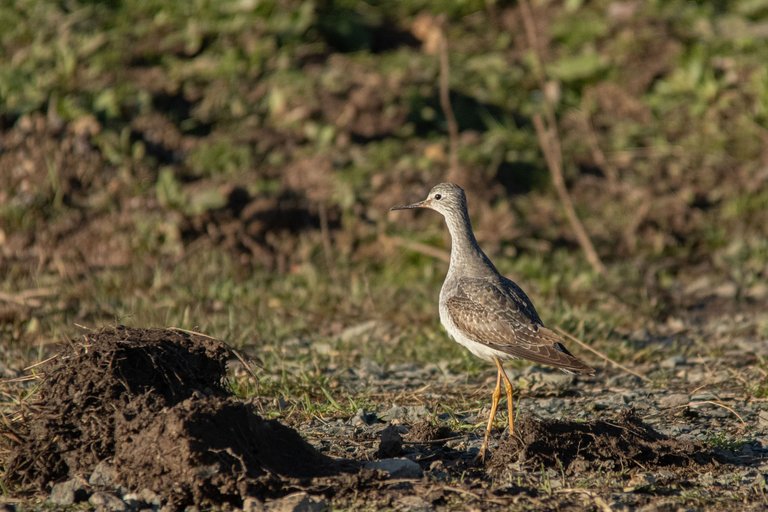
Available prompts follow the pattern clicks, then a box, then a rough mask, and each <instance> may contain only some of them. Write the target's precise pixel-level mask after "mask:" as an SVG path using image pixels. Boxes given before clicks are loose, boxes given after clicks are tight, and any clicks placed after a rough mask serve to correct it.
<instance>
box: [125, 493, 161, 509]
mask: <svg viewBox="0 0 768 512" xmlns="http://www.w3.org/2000/svg"><path fill="white" fill-rule="evenodd" d="M123 501H125V502H126V503H127V504H128V505H129V506H130V507H131V508H132V509H141V508H144V507H159V506H160V504H161V502H162V500H161V499H160V496H158V494H157V493H156V492H154V491H151V490H149V489H142V490H141V491H139V492H131V493H127V494H124V495H123Z"/></svg>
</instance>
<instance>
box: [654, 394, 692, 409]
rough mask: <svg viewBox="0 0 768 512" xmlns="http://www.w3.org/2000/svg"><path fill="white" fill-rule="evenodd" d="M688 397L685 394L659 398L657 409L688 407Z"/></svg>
mask: <svg viewBox="0 0 768 512" xmlns="http://www.w3.org/2000/svg"><path fill="white" fill-rule="evenodd" d="M688 402H690V397H689V396H688V395H687V394H686V393H672V394H670V395H665V396H663V397H661V398H659V402H658V404H659V407H661V408H662V409H672V408H675V407H682V406H685V405H688Z"/></svg>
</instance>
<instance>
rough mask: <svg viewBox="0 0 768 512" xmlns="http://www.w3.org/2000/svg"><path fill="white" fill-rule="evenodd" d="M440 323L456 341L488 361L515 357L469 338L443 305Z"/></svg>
mask: <svg viewBox="0 0 768 512" xmlns="http://www.w3.org/2000/svg"><path fill="white" fill-rule="evenodd" d="M440 323H442V324H443V327H445V330H446V331H447V332H448V335H449V336H450V337H451V338H453V340H454V341H455V342H456V343H458V344H459V345H463V346H464V347H465V348H466V349H467V350H469V351H470V352H472V353H473V354H474V355H476V356H477V357H479V358H480V359H484V360H486V361H493V359H494V358H499V359H501V360H502V361H504V360H507V359H515V357H514V356H512V355H510V354H507V353H506V352H501V351H500V350H496V349H493V348H490V347H489V346H488V345H485V344H484V343H479V342H477V341H474V340H471V339H469V338H468V337H467V336H465V335H464V334H463V333H462V332H461V331H460V330H459V329H458V328H457V327H456V324H454V323H453V321H452V320H451V315H449V314H448V310H447V308H444V307H442V306H441V307H440Z"/></svg>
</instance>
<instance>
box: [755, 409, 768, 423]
mask: <svg viewBox="0 0 768 512" xmlns="http://www.w3.org/2000/svg"><path fill="white" fill-rule="evenodd" d="M757 424H758V425H760V426H761V427H768V410H761V411H760V412H758V413H757Z"/></svg>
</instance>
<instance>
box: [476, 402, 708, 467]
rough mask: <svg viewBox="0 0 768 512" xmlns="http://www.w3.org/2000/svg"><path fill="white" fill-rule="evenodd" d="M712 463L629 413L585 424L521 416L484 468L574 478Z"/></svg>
mask: <svg viewBox="0 0 768 512" xmlns="http://www.w3.org/2000/svg"><path fill="white" fill-rule="evenodd" d="M716 460H717V458H716V455H715V454H714V453H712V452H711V451H710V450H708V449H707V448H706V447H705V446H703V445H701V444H697V443H694V442H690V441H680V440H677V439H670V438H668V437H666V436H664V435H662V434H660V433H659V432H657V431H656V430H654V429H653V428H652V427H650V426H649V425H647V424H645V423H644V422H643V421H642V420H641V419H640V418H639V417H638V416H637V415H636V414H635V412H634V411H633V410H631V409H630V410H625V411H622V412H621V413H619V415H618V416H617V417H616V418H613V419H611V420H595V421H590V422H585V423H577V422H572V421H559V420H543V419H539V418H535V417H525V418H523V419H522V420H521V421H520V422H518V423H517V425H516V429H515V435H514V436H511V437H509V438H505V439H504V440H503V441H502V442H501V444H500V445H499V448H498V449H497V450H495V451H494V452H493V454H492V456H491V459H490V462H489V465H488V469H489V471H491V472H500V471H503V470H504V469H506V468H507V467H508V465H509V464H511V463H518V464H522V465H524V466H527V467H531V468H537V469H538V468H540V467H541V466H542V465H543V466H546V467H556V468H561V467H562V469H563V470H564V471H566V472H568V473H577V472H580V471H584V470H589V469H591V470H597V469H598V468H599V469H606V470H623V469H633V468H637V467H644V468H647V467H659V466H691V465H699V464H709V463H712V462H714V461H716Z"/></svg>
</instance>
